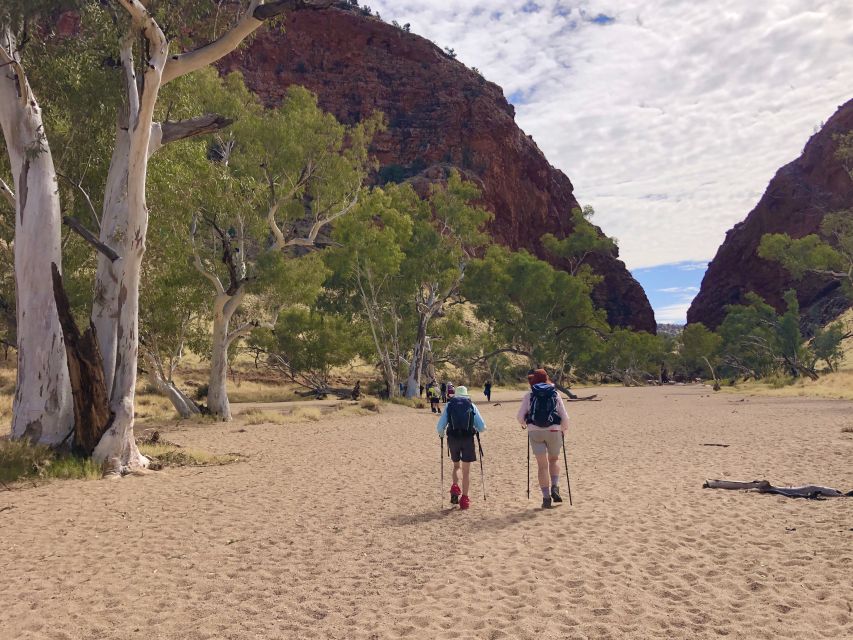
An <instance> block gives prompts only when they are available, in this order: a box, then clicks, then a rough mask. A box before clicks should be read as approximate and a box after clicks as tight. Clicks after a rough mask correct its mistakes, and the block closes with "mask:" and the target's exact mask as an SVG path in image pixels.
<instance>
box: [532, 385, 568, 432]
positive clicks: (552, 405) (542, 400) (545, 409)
mask: <svg viewBox="0 0 853 640" xmlns="http://www.w3.org/2000/svg"><path fill="white" fill-rule="evenodd" d="M537 386H538V385H537ZM560 421H561V420H560V414H559V413H557V390H556V389H555V388H554V387H551V386H548V387H543V388H538V389H537V388H536V387H533V388H532V389H531V390H530V411H529V412H528V414H527V422H528V423H532V424H535V425H536V426H537V427H550V426H551V425H553V424H560Z"/></svg>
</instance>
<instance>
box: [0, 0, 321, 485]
mask: <svg viewBox="0 0 853 640" xmlns="http://www.w3.org/2000/svg"><path fill="white" fill-rule="evenodd" d="M330 4H332V3H331V2H330V1H327V0H316V1H313V2H312V1H311V0H290V1H286V0H279V1H275V2H270V3H264V2H262V0H251V1H250V2H249V3H248V5H247V6H246V7H245V10H244V11H242V12H241V14H240V15H239V17H238V18H237V19H236V22H235V24H234V26H233V27H232V28H230V29H228V30H226V31H225V32H224V33H223V34H222V35H219V36H218V37H216V38H215V39H214V40H213V41H212V42H211V43H210V44H207V45H204V46H201V47H199V48H196V49H191V50H189V51H187V52H184V53H174V52H171V51H170V45H171V42H170V39H169V38H168V37H167V35H166V33H165V31H164V30H163V28H161V24H166V23H169V24H171V26H172V27H173V28H174V29H175V33H177V34H178V35H179V38H175V39H174V40H175V42H176V43H177V44H178V45H185V44H187V43H186V38H183V40H184V41H181V37H182V36H183V34H184V33H186V32H187V31H188V30H189V29H188V26H189V23H190V22H192V21H196V20H197V21H202V22H203V20H204V18H205V17H207V16H210V15H212V14H213V12H215V11H216V10H217V8H216V7H213V6H212V5H210V4H209V3H205V2H201V1H200V0H185V1H182V2H168V3H167V2H154V1H152V2H149V3H148V6H146V5H143V4H142V3H141V2H140V1H139V0H115V1H114V2H95V0H77V1H76V2H46V1H41V0H35V1H33V2H28V3H21V2H19V1H18V0H3V2H2V4H0V65H2V67H3V68H4V69H5V70H6V71H5V72H4V73H2V74H0V127H2V130H3V133H4V137H5V141H6V151H7V155H8V161H9V168H10V172H11V174H12V184H11V185H10V184H6V183H4V185H2V186H0V190H2V192H3V193H4V194H5V197H6V198H7V200H14V202H15V209H16V217H15V219H16V230H15V249H16V250H15V267H16V269H15V274H16V289H17V303H18V304H17V308H16V313H17V319H18V322H17V325H18V335H17V341H18V387H17V390H16V400H15V410H14V418H13V425H12V434H13V436H16V437H22V436H24V435H26V436H29V437H31V438H33V439H35V440H38V441H41V442H44V443H48V444H58V443H59V442H60V441H61V440H62V439H64V438H65V434H66V433H67V431H68V427H69V423H70V422H71V421H72V417H71V400H70V386H69V379H68V371H67V365H66V355H65V353H64V346H65V345H64V342H63V339H62V330H61V328H60V325H59V321H58V317H57V312H56V303H55V301H54V300H53V294H52V290H51V284H52V283H51V282H50V280H49V278H50V276H49V274H50V273H51V265H55V268H59V267H60V266H61V264H62V251H61V246H60V201H59V189H58V188H57V179H58V176H57V172H56V169H55V165H54V157H53V155H52V153H51V145H50V141H49V138H48V136H49V133H50V132H48V131H47V129H46V128H45V118H44V115H43V112H42V106H41V105H40V102H39V99H38V94H37V89H38V87H35V89H34V85H33V83H32V82H31V79H32V76H31V75H29V67H28V64H29V63H28V61H27V59H26V56H25V52H26V51H27V50H28V48H29V46H30V45H29V41H28V38H30V37H32V38H34V39H39V40H46V39H48V38H50V37H52V36H53V34H54V31H53V29H51V28H50V20H51V19H52V18H54V17H55V16H57V15H59V10H60V9H63V8H76V9H78V10H79V11H80V12H81V14H80V15H81V16H82V17H83V18H88V17H92V16H95V19H96V21H97V20H99V22H98V24H99V25H102V28H101V29H100V35H101V36H103V35H104V34H105V33H108V34H110V35H109V36H108V37H106V38H104V39H106V40H111V42H112V46H111V47H110V50H111V54H112V55H103V54H102V55H99V56H98V57H100V61H99V63H98V64H99V66H110V65H109V64H105V63H104V61H105V60H106V61H107V62H109V61H115V67H116V69H115V70H116V72H117V73H115V74H113V77H112V82H111V83H109V85H107V86H98V87H90V90H91V91H90V93H91V94H103V95H107V96H119V98H120V100H119V102H120V108H119V109H118V117H117V118H116V121H117V124H116V128H115V142H114V145H113V153H112V156H111V160H110V167H109V170H108V172H107V177H106V183H105V186H104V189H103V193H104V197H103V205H102V214H101V219H100V232H99V235H100V242H99V243H98V246H99V247H100V248H101V250H102V251H103V252H104V253H105V254H109V256H110V257H106V256H99V264H98V270H97V275H96V285H95V296H94V304H93V311H92V321H93V324H94V326H95V327H96V329H97V337H98V342H99V344H100V351H101V354H102V356H103V368H104V373H105V375H104V379H105V385H106V387H107V396H108V397H109V410H110V413H111V418H110V420H109V422H108V423H107V424H104V425H102V427H103V428H105V429H106V430H105V431H104V433H103V436H102V437H101V438H100V441H99V443H98V445H97V447H96V449H95V450H94V453H93V455H94V457H95V458H96V459H97V460H103V461H105V460H109V461H110V468H112V469H113V470H117V471H118V470H125V469H128V468H133V467H138V466H144V465H145V464H147V460H146V459H145V458H144V456H142V455H141V454H140V453H139V451H138V449H137V448H136V445H135V443H134V439H133V413H134V411H133V407H134V387H135V383H136V368H137V358H138V346H139V345H138V339H139V332H138V316H139V313H138V311H139V307H138V305H139V282H140V277H141V272H142V257H143V254H144V251H145V240H146V233H147V227H148V210H147V206H146V183H147V173H148V163H149V160H150V158H151V156H152V155H153V154H154V153H155V152H156V151H157V150H158V149H160V148H161V147H162V146H163V145H165V144H167V143H168V142H171V141H174V140H176V139H182V138H185V137H188V136H190V135H194V134H197V133H199V132H202V131H204V130H209V129H210V128H211V126H215V124H216V123H215V120H211V119H210V118H200V119H194V120H193V121H190V122H183V123H170V122H168V121H164V122H157V121H155V111H156V107H157V101H158V96H159V92H160V89H161V88H162V87H163V86H164V85H166V84H167V83H169V82H171V81H174V80H176V79H178V78H180V77H182V76H185V75H187V74H189V73H192V72H193V71H196V70H198V69H201V68H204V67H207V66H209V65H210V64H211V63H213V62H215V61H216V60H218V59H219V58H221V57H222V56H224V55H226V54H227V53H229V52H231V51H233V50H234V49H235V48H236V47H237V46H239V45H240V43H241V42H242V41H243V40H244V39H245V38H246V37H247V36H248V35H250V34H251V33H253V32H254V31H255V30H256V29H257V28H258V27H260V26H261V24H263V22H264V21H265V20H267V19H270V18H272V17H275V16H277V15H280V14H281V13H283V12H284V11H286V10H289V9H306V8H307V9H311V8H317V7H319V6H329V5H330ZM196 26H201V25H200V24H199V25H196ZM25 44H26V45H27V48H26V49H25V47H24V45H25ZM89 44H90V45H91V46H92V47H97V46H98V45H99V44H100V42H91V43H89ZM136 56H139V58H138V60H137V57H136ZM80 124H81V123H79V122H77V123H74V125H75V126H77V127H78V128H79V127H80Z"/></svg>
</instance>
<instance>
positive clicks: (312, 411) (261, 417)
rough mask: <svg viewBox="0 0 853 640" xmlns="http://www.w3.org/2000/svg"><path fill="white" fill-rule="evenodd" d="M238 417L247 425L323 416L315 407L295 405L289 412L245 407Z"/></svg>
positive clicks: (300, 420)
mask: <svg viewBox="0 0 853 640" xmlns="http://www.w3.org/2000/svg"><path fill="white" fill-rule="evenodd" d="M333 410H334V409H333ZM238 418H241V419H243V420H244V421H245V424H247V425H256V424H294V423H300V422H318V421H320V420H321V419H322V418H323V411H322V410H321V409H319V408H316V407H297V408H295V409H294V410H293V411H291V412H289V413H285V412H283V411H274V410H271V409H246V410H245V411H243V412H242V413H241V414H240V415H239V416H238Z"/></svg>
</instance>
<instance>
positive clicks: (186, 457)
mask: <svg viewBox="0 0 853 640" xmlns="http://www.w3.org/2000/svg"><path fill="white" fill-rule="evenodd" d="M139 450H140V451H141V452H142V455H144V456H146V457H147V458H151V461H152V464H151V468H152V469H160V468H162V467H209V466H218V465H223V464H231V463H232V462H238V461H240V460H242V459H243V456H241V455H239V454H236V453H229V454H226V455H216V454H212V453H207V452H206V451H198V450H196V449H184V448H183V447H180V446H178V445H176V444H171V443H167V442H158V443H156V444H140V445H139Z"/></svg>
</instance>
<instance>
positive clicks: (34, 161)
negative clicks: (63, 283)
mask: <svg viewBox="0 0 853 640" xmlns="http://www.w3.org/2000/svg"><path fill="white" fill-rule="evenodd" d="M0 64H2V66H3V67H4V68H3V69H2V71H0V127H2V129H3V135H4V138H5V141H6V149H7V152H8V155H9V162H10V168H11V170H12V175H13V178H14V200H15V205H16V206H15V287H16V300H17V305H16V312H17V323H18V379H17V388H16V391H15V400H14V409H13V418H12V436H13V437H14V438H22V437H27V438H30V439H32V440H33V441H36V442H40V443H42V444H47V445H58V444H60V443H61V442H62V441H63V440H65V438H66V436H67V435H68V434H69V432H70V430H71V428H72V427H73V423H74V413H73V407H72V403H71V385H70V382H69V377H68V365H67V362H66V359H65V345H64V342H63V338H62V329H61V327H60V325H59V318H58V316H57V312H56V303H55V302H54V298H53V284H52V280H51V271H50V264H51V263H55V264H56V265H57V267H60V268H61V265H62V250H61V246H60V236H61V234H60V225H61V219H60V208H59V194H58V186H57V181H56V171H55V169H54V166H53V157H52V156H51V153H50V147H49V146H48V143H47V140H46V138H45V137H44V127H43V124H42V114H41V108H40V107H39V105H38V102H37V100H36V97H35V95H33V93H32V91H31V89H30V86H29V83H28V82H27V78H26V75H25V73H24V69H23V67H22V66H21V64H20V60H19V59H18V54H17V53H16V52H15V44H14V41H13V39H12V38H11V36H10V35H9V33H8V32H7V33H4V34H3V38H2V43H0Z"/></svg>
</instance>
